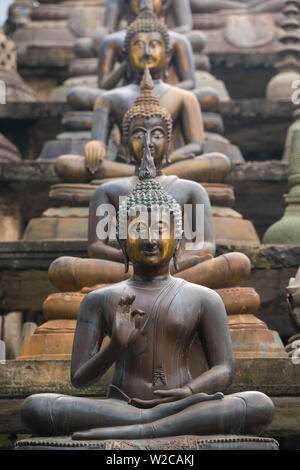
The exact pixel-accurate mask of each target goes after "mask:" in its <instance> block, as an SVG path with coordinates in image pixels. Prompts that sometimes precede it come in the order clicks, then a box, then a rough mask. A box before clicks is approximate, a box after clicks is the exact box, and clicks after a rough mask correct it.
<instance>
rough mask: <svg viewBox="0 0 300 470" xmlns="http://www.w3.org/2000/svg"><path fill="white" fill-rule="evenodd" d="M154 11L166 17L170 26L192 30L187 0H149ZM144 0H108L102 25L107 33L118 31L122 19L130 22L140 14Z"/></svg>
mask: <svg viewBox="0 0 300 470" xmlns="http://www.w3.org/2000/svg"><path fill="white" fill-rule="evenodd" d="M150 1H151V3H152V4H153V9H154V12H155V13H156V15H157V16H158V17H160V19H161V20H164V19H166V23H167V24H168V26H169V27H170V28H172V29H173V30H175V31H177V32H179V33H186V32H188V31H191V30H192V26H193V25H192V16H191V9H190V5H189V0H150ZM143 3H146V2H145V0H110V1H109V2H107V4H106V15H105V20H104V26H105V28H106V30H107V31H108V32H109V33H112V32H115V31H118V30H119V29H120V28H119V25H120V23H121V21H122V20H124V19H126V21H127V23H128V24H130V23H132V22H133V21H134V20H135V18H136V17H137V16H138V15H139V14H140V12H141V8H142V6H143Z"/></svg>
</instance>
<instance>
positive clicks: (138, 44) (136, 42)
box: [134, 39, 145, 48]
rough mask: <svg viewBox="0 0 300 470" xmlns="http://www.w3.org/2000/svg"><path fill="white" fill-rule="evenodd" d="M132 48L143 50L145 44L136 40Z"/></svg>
mask: <svg viewBox="0 0 300 470" xmlns="http://www.w3.org/2000/svg"><path fill="white" fill-rule="evenodd" d="M134 46H137V47H139V48H144V47H145V43H144V41H142V40H141V39H138V40H137V41H135V43H134Z"/></svg>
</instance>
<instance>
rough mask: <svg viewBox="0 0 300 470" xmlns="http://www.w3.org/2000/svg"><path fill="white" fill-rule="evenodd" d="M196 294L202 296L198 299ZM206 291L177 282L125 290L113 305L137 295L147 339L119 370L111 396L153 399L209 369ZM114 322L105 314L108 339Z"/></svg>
mask: <svg viewBox="0 0 300 470" xmlns="http://www.w3.org/2000/svg"><path fill="white" fill-rule="evenodd" d="M121 286H122V288H121V289H120V287H121ZM195 289H196V290H197V295H193V291H194V290H195ZM201 289H204V288H202V287H200V286H195V285H193V284H190V283H186V282H185V281H183V280H181V279H175V278H170V279H169V280H168V281H164V282H163V283H162V284H160V285H158V287H155V286H154V287H143V285H142V284H140V283H139V284H137V283H135V282H133V281H131V280H129V281H126V282H124V283H122V284H120V285H119V289H118V290H116V294H115V296H114V295H113V297H114V300H113V302H112V304H113V305H115V304H116V306H117V300H119V299H120V296H124V295H128V294H130V295H132V294H134V295H135V296H136V299H135V301H134V304H133V306H132V308H133V309H140V310H142V311H144V312H145V314H146V315H145V316H144V318H143V319H141V320H140V322H141V323H140V325H139V326H140V327H141V331H142V333H141V335H140V336H139V338H138V339H137V341H136V342H135V344H134V345H133V346H132V347H130V349H128V350H127V351H126V353H125V354H123V355H122V357H121V359H120V360H119V361H117V363H116V365H115V372H114V375H113V379H112V382H111V387H110V388H109V393H108V396H109V397H111V398H120V399H122V398H123V399H125V397H126V396H127V397H129V398H143V399H146V400H147V399H149V400H150V399H153V398H155V395H154V394H153V392H154V391H155V390H159V389H168V388H177V387H181V386H183V385H184V384H186V383H187V382H188V381H190V380H191V379H192V378H195V377H197V376H199V375H200V374H202V373H203V372H204V371H205V370H207V363H206V358H205V354H204V352H203V349H202V346H201V342H200V339H199V336H198V328H199V322H200V317H201V295H199V291H200V290H201ZM199 299H200V300H199ZM110 300H111V299H110ZM109 304H110V305H112V304H111V302H109ZM113 318H114V311H112V310H110V311H106V312H104V322H105V325H106V329H107V334H108V335H110V334H111V329H112V324H113ZM122 394H124V396H123V397H122Z"/></svg>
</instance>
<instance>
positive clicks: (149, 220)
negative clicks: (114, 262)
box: [125, 210, 176, 267]
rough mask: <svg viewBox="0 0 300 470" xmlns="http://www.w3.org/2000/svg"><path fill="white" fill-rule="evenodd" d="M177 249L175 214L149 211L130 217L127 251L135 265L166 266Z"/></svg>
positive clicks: (126, 243)
mask: <svg viewBox="0 0 300 470" xmlns="http://www.w3.org/2000/svg"><path fill="white" fill-rule="evenodd" d="M175 247H176V240H175V238H174V216H173V214H170V213H169V212H168V213H161V212H160V211H157V212H156V211H152V210H149V211H147V212H141V213H137V214H136V215H135V216H130V217H129V219H128V224H127V240H126V242H125V249H126V252H127V255H128V258H129V260H130V261H131V262H132V263H133V264H135V265H145V266H146V267H147V266H149V267H158V266H160V265H166V264H168V263H169V262H170V260H171V258H172V256H173V254H174V251H175Z"/></svg>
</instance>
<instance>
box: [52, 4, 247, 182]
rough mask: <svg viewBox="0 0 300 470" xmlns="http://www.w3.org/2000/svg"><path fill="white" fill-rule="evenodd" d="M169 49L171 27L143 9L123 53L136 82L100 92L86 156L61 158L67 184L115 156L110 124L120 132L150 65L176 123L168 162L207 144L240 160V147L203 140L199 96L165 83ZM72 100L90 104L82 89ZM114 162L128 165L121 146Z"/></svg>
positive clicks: (72, 94) (61, 173)
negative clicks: (110, 150) (110, 152)
mask: <svg viewBox="0 0 300 470" xmlns="http://www.w3.org/2000/svg"><path fill="white" fill-rule="evenodd" d="M169 51H170V37H169V34H168V29H167V27H166V26H165V24H164V23H161V22H160V21H159V20H158V19H157V17H156V16H155V15H154V14H153V12H151V11H149V10H146V11H143V12H142V13H141V14H140V15H139V16H138V18H137V19H136V21H135V22H134V23H132V24H131V25H130V27H129V28H128V29H127V33H126V39H125V55H126V60H127V62H128V63H129V65H130V70H131V74H132V83H131V84H129V85H126V86H123V87H120V88H116V89H114V90H109V91H106V92H104V93H101V94H100V96H99V90H96V94H95V96H94V99H95V105H94V114H93V128H92V140H91V141H90V142H88V143H87V144H86V146H85V157H83V156H78V155H77V156H76V155H75V156H74V155H69V156H68V157H66V156H64V158H63V161H62V160H61V159H60V158H59V159H58V161H57V165H56V171H57V174H58V176H60V177H61V179H62V180H63V181H72V178H73V177H74V171H72V168H73V166H74V165H75V166H76V173H77V178H76V181H77V182H80V181H83V182H84V181H87V180H86V178H87V175H88V177H89V180H91V179H92V178H93V175H94V177H95V178H97V174H96V172H97V169H98V168H99V166H100V164H101V161H102V160H104V158H105V157H106V158H108V156H109V158H115V157H114V156H112V155H107V145H108V142H109V138H110V136H111V129H112V126H113V125H114V124H115V125H116V126H117V127H118V129H119V131H120V133H121V134H122V119H123V116H124V114H125V113H126V111H127V110H128V109H130V108H131V107H132V105H133V103H134V102H135V100H136V98H137V97H138V96H139V93H140V82H141V79H142V76H143V74H144V71H145V68H146V66H148V67H149V70H150V73H151V75H152V78H153V80H154V90H153V92H154V94H155V95H156V96H157V97H158V98H159V100H160V102H161V104H162V106H163V107H165V108H167V109H168V110H169V112H170V114H171V116H172V119H173V121H174V138H173V142H172V147H173V148H171V152H170V160H171V161H173V162H174V161H175V160H177V159H184V158H187V157H189V156H190V155H191V154H193V155H200V154H201V153H203V149H204V144H205V145H206V146H207V147H208V148H209V149H212V150H216V148H217V149H220V148H223V149H224V152H226V154H227V155H228V156H229V157H232V158H238V157H237V155H236V147H234V146H232V145H230V143H229V142H228V140H227V139H224V138H223V137H221V136H215V134H213V135H210V134H209V133H208V132H207V133H206V135H205V137H206V142H205V138H204V126H203V119H202V114H201V109H200V106H199V103H198V100H197V98H196V97H195V95H194V94H192V93H191V92H189V91H187V90H183V89H181V88H178V87H174V86H171V85H169V84H166V83H164V82H163V80H162V78H163V74H164V70H165V67H166V63H167V57H168V54H169ZM97 94H98V97H97ZM69 102H70V104H71V105H74V107H75V106H77V107H79V108H82V107H83V108H84V107H85V106H86V95H85V93H84V92H82V90H81V88H80V87H78V88H76V89H74V90H73V91H71V92H70V93H69ZM207 141H208V143H207ZM175 149H176V150H175ZM116 158H117V159H119V160H123V161H124V160H125V161H126V157H124V149H123V147H122V145H120V147H119V150H118V152H117V157H116ZM61 163H62V164H61ZM87 169H88V170H89V171H88V172H87ZM121 175H122V173H121V174H120V176H121ZM116 176H118V175H116ZM81 178H82V179H81Z"/></svg>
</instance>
